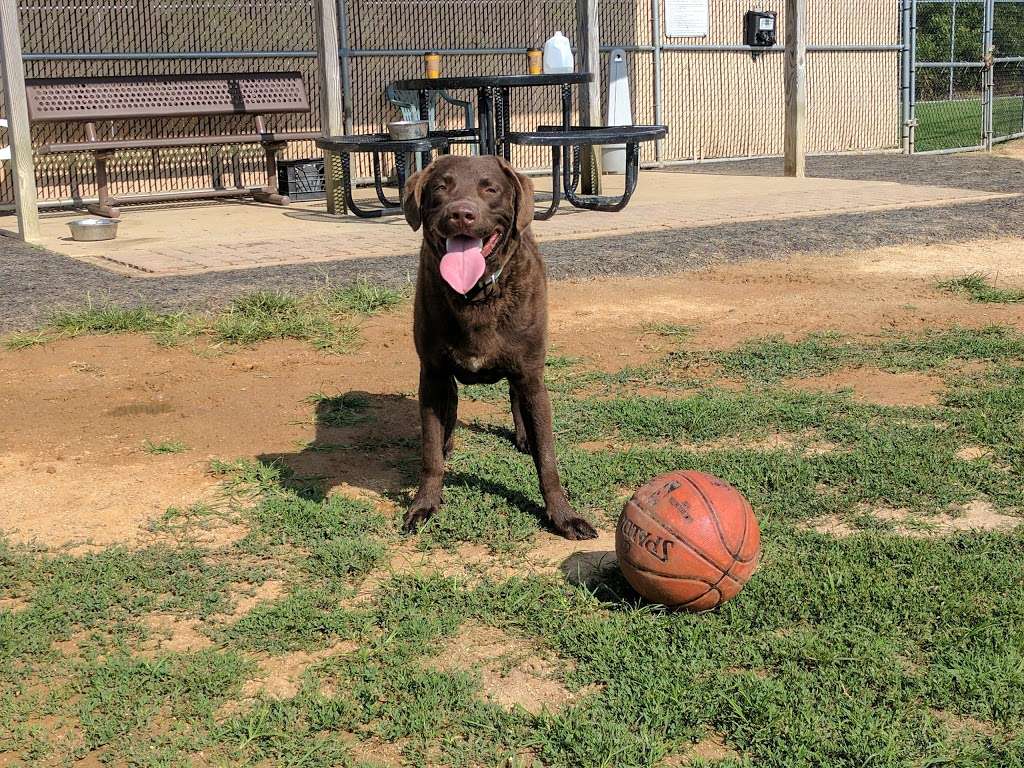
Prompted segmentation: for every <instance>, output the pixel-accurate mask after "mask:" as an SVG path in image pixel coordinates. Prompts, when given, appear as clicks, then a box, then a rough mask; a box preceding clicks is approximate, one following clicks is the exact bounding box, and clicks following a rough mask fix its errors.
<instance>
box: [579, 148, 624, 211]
mask: <svg viewBox="0 0 1024 768" xmlns="http://www.w3.org/2000/svg"><path fill="white" fill-rule="evenodd" d="M639 175H640V145H639V143H637V142H636V141H630V142H627V143H626V188H625V190H624V191H623V193H622V194H621V195H617V196H607V195H582V194H577V193H576V190H575V185H574V184H573V183H572V182H573V179H572V178H570V176H571V173H570V170H569V166H568V165H566V166H565V169H564V170H563V172H562V176H563V180H564V182H565V199H566V200H568V201H569V202H570V203H571V204H572V205H574V206H575V207H577V208H585V209H586V210H588V211H605V212H607V213H614V212H616V211H621V210H622V209H623V208H625V207H626V205H628V204H629V199H630V198H631V197H632V196H633V192H635V191H636V183H637V179H638V178H639Z"/></svg>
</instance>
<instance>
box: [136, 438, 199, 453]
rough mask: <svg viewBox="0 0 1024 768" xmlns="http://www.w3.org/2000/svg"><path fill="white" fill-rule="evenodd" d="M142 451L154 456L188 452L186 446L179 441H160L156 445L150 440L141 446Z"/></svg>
mask: <svg viewBox="0 0 1024 768" xmlns="http://www.w3.org/2000/svg"><path fill="white" fill-rule="evenodd" d="M142 450H144V451H145V452H146V453H152V454H154V455H159V454H165V453H184V452H185V451H187V450H188V446H187V445H185V444H184V443H183V442H181V441H180V440H161V441H160V442H157V443H154V442H153V441H152V440H146V441H145V442H144V443H143V444H142Z"/></svg>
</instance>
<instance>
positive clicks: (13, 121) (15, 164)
mask: <svg viewBox="0 0 1024 768" xmlns="http://www.w3.org/2000/svg"><path fill="white" fill-rule="evenodd" d="M0 47H2V55H3V82H4V102H5V105H6V109H7V125H8V128H7V140H8V141H9V142H10V145H11V171H12V172H13V174H14V208H15V210H16V211H17V213H18V235H19V236H20V237H21V239H22V240H24V241H25V242H28V243H37V242H39V239H40V238H39V208H38V206H37V204H36V169H35V165H34V164H33V162H32V132H31V130H29V123H28V105H27V104H26V102H25V64H24V62H23V61H22V60H21V27H20V25H19V23H18V0H0Z"/></svg>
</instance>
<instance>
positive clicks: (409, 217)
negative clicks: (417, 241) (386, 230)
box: [402, 167, 430, 232]
mask: <svg viewBox="0 0 1024 768" xmlns="http://www.w3.org/2000/svg"><path fill="white" fill-rule="evenodd" d="M429 173H430V168H429V167H428V168H424V169H423V170H422V171H417V172H416V173H414V174H413V175H412V176H410V177H409V178H408V179H406V182H405V191H404V192H403V193H402V210H403V211H404V212H405V220H406V221H407V222H409V226H410V227H412V230H413V232H415V231H416V230H417V229H419V228H420V223H421V221H420V205H421V204H422V202H423V187H424V185H425V184H426V182H427V175H428V174H429Z"/></svg>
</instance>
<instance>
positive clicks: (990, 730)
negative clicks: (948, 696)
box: [930, 709, 996, 736]
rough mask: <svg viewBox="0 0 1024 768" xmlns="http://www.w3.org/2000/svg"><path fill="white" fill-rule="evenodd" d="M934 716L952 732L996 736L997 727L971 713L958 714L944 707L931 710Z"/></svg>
mask: <svg viewBox="0 0 1024 768" xmlns="http://www.w3.org/2000/svg"><path fill="white" fill-rule="evenodd" d="M930 712H931V714H932V717H934V718H935V719H936V720H938V721H939V722H940V723H942V724H943V725H944V726H946V728H948V729H949V730H950V731H951V732H953V733H956V734H968V735H975V736H995V735H996V727H995V726H994V725H993V724H992V723H986V722H984V721H982V720H978V719H977V718H975V717H971V716H970V715H958V714H955V713H953V712H947V711H945V710H943V709H932V710H930Z"/></svg>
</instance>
